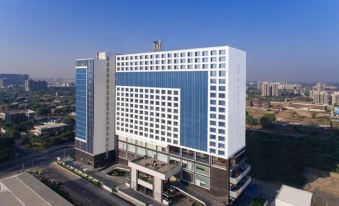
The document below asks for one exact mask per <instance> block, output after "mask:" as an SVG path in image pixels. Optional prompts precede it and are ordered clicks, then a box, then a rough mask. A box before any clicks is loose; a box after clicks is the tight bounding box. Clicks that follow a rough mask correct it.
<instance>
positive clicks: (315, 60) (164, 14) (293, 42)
mask: <svg viewBox="0 0 339 206" xmlns="http://www.w3.org/2000/svg"><path fill="white" fill-rule="evenodd" d="M338 11H339V1H335V0H332V1H331V0H329V1H317V0H310V1H300V2H299V1H292V0H286V1H279V2H278V1H269V0H263V1H250V0H247V1H245V0H239V1H225V2H224V1H179V0H173V1H162V2H159V1H136V0H134V1H132V0H126V1H108V0H99V1H89V0H86V1H80V0H74V1H66V0H60V1H56V0H51V1H38V0H31V1H25V0H12V1H0V73H27V74H29V75H30V76H32V77H34V78H37V77H44V78H50V77H53V78H57V77H64V78H73V77H74V64H75V59H77V58H87V57H94V55H95V53H96V52H97V51H108V52H118V53H130V52H144V51H150V50H151V49H152V41H153V40H157V39H161V40H162V41H163V43H164V50H172V49H182V48H195V47H207V46H217V45H230V46H233V47H236V48H239V49H242V50H245V51H246V52H247V79H248V80H249V81H252V80H271V81H303V82H307V81H326V82H338V81H339V58H338V57H337V56H338V54H339V12H338Z"/></svg>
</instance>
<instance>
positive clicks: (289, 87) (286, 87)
mask: <svg viewBox="0 0 339 206" xmlns="http://www.w3.org/2000/svg"><path fill="white" fill-rule="evenodd" d="M279 92H280V94H283V95H300V94H301V93H303V87H302V86H301V84H291V83H279Z"/></svg>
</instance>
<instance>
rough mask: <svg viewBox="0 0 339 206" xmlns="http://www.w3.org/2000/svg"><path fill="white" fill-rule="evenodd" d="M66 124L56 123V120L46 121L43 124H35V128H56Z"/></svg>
mask: <svg viewBox="0 0 339 206" xmlns="http://www.w3.org/2000/svg"><path fill="white" fill-rule="evenodd" d="M64 126H66V124H64V123H56V122H48V123H46V124H44V125H39V126H35V127H34V128H36V129H50V128H57V127H64Z"/></svg>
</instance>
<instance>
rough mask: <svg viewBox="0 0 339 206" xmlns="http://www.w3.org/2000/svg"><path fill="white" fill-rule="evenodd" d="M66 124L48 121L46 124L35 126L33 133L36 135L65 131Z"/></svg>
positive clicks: (49, 134) (48, 134)
mask: <svg viewBox="0 0 339 206" xmlns="http://www.w3.org/2000/svg"><path fill="white" fill-rule="evenodd" d="M66 126H67V125H66V124H64V123H56V122H48V123H45V124H44V125H39V126H35V127H34V130H33V134H34V135H36V136H51V135H57V134H60V133H62V132H63V131H65V129H66Z"/></svg>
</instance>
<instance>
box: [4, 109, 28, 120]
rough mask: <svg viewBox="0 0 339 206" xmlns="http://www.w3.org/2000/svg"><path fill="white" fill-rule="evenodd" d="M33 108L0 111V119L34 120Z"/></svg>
mask: <svg viewBox="0 0 339 206" xmlns="http://www.w3.org/2000/svg"><path fill="white" fill-rule="evenodd" d="M34 118H35V116H34V111H33V110H27V111H23V110H8V111H3V112H0V119H1V120H3V121H26V120H34Z"/></svg>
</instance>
